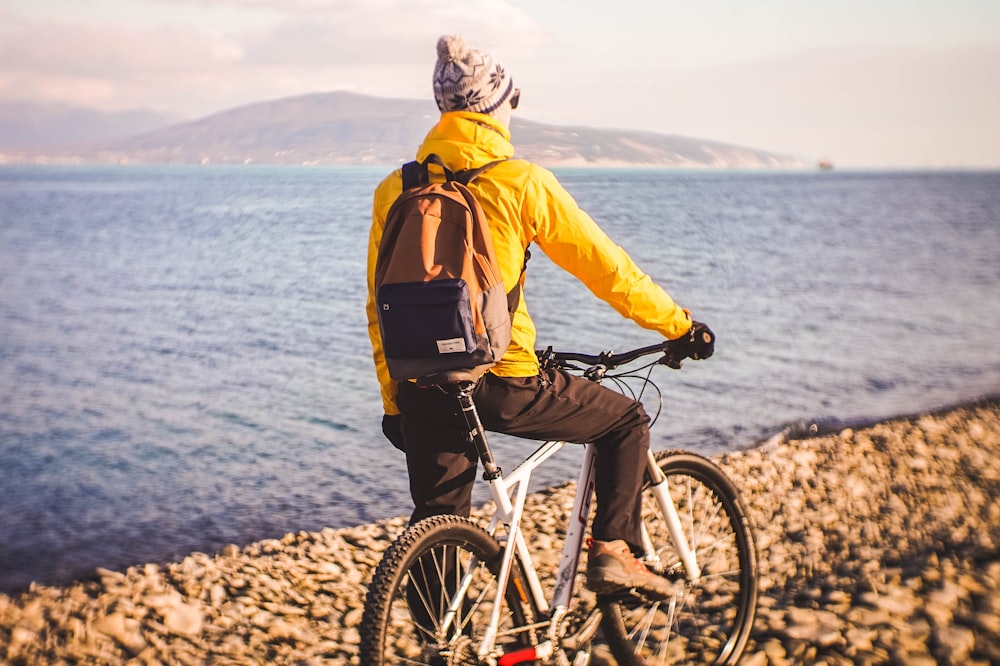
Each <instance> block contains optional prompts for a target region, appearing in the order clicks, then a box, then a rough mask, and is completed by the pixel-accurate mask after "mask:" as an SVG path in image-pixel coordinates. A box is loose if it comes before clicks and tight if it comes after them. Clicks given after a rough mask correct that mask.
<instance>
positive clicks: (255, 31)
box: [0, 0, 548, 114]
mask: <svg viewBox="0 0 1000 666" xmlns="http://www.w3.org/2000/svg"><path fill="white" fill-rule="evenodd" d="M171 7H173V8H175V10H176V11H175V13H174V18H172V19H170V21H169V22H161V23H159V24H153V23H151V22H149V21H146V22H144V23H142V24H139V23H125V22H121V21H102V20H99V19H88V18H69V17H63V18H51V19H46V20H41V19H35V20H29V19H27V18H24V17H22V16H18V15H15V14H13V13H10V12H8V13H7V14H6V15H2V13H0V98H7V99H41V100H46V101H58V102H63V103H69V104H78V105H85V106H96V107H98V108H104V109H115V110H120V109H126V108H135V107H144V106H145V107H149V106H154V107H155V108H159V109H162V110H180V111H184V112H187V113H192V114H201V113H207V112H211V111H215V110H220V109H222V108H226V107H229V106H233V105H236V104H241V103H245V102H249V101H256V100H259V99H267V98H273V97H278V96H284V95H290V94H299V93H306V92H314V91H317V90H329V89H345V90H356V91H359V92H367V93H371V94H380V95H394V96H413V95H420V94H425V93H426V92H427V91H426V88H427V85H428V83H427V82H428V80H429V77H430V71H431V67H432V65H433V60H434V44H435V42H436V40H437V37H438V36H439V35H441V34H444V33H450V32H457V33H461V34H465V35H466V36H467V37H468V38H469V40H470V42H471V43H473V45H475V46H478V47H481V48H486V49H490V50H494V49H498V48H499V47H501V46H502V48H503V51H504V52H511V53H517V54H518V55H520V56H522V57H523V56H525V55H528V56H530V55H531V54H532V53H534V52H536V51H537V50H538V49H539V48H541V45H543V44H544V42H545V41H546V39H547V38H548V37H547V35H546V33H545V31H544V30H543V29H542V28H541V27H540V26H539V25H538V24H536V23H535V22H534V21H533V20H532V19H531V18H530V17H528V16H527V15H526V14H525V13H524V12H523V11H522V10H520V9H518V8H517V7H515V6H514V5H512V4H511V3H509V2H507V1H506V0H471V1H468V2H461V3H456V2H453V1H452V0H369V1H366V2H363V3H361V2H356V1H353V0H352V1H350V2H329V1H324V2H319V1H314V0H281V1H280V2H279V1H277V0H194V1H193V2H176V1H175V2H172V3H171ZM232 10H246V11H252V12H254V16H253V17H252V20H251V19H250V18H248V20H246V21H244V22H243V23H242V24H241V25H239V26H237V27H235V28H220V27H219V25H220V23H221V22H219V21H217V20H216V21H214V22H209V21H208V20H207V18H208V15H209V14H208V13H209V12H219V11H232ZM212 16H213V17H214V18H215V19H218V16H219V15H218V14H217V13H213V14H212ZM199 17H201V18H202V19H206V20H204V21H202V20H200V19H199ZM498 55H500V56H501V57H502V58H503V57H504V54H503V53H499V54H498Z"/></svg>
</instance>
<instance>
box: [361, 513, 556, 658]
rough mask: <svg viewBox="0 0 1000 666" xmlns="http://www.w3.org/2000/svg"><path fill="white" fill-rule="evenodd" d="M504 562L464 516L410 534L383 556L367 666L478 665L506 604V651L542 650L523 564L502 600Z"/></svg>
mask: <svg viewBox="0 0 1000 666" xmlns="http://www.w3.org/2000/svg"><path fill="white" fill-rule="evenodd" d="M501 555H502V550H501V547H500V544H499V543H498V542H497V540H496V539H494V538H493V537H492V536H490V535H489V533H488V532H487V531H486V530H485V529H483V528H482V527H480V526H479V525H477V524H475V523H473V522H472V521H471V520H468V519H466V518H461V517H459V516H433V517H431V518H427V519H425V520H422V521H420V522H419V523H417V524H416V525H413V526H411V527H410V528H409V529H407V530H406V531H405V532H403V534H401V535H400V536H399V537H398V538H397V539H396V540H395V541H394V542H393V543H392V545H391V546H390V547H389V549H388V550H387V551H386V552H385V555H383V557H382V561H381V562H380V563H379V565H378V567H377V568H376V570H375V573H374V575H373V577H372V582H371V586H370V587H369V588H368V595H367V597H366V599H365V609H364V615H363V617H362V620H361V627H360V634H361V644H360V656H361V663H362V664H363V665H365V666H369V665H370V666H381V665H383V664H384V665H385V666H397V665H398V664H435V665H438V664H441V665H443V664H448V665H451V664H478V663H479V660H478V657H477V651H478V648H479V645H480V643H481V642H482V639H483V632H484V631H485V629H486V626H487V624H488V623H489V620H490V614H491V613H492V611H493V607H494V604H495V603H496V601H497V599H498V598H499V599H500V600H501V603H503V604H504V606H503V608H502V609H501V614H500V626H499V633H498V636H497V644H498V645H499V646H500V647H501V649H502V650H503V651H504V652H511V651H514V650H518V649H522V648H527V647H531V646H534V645H536V644H537V637H536V635H535V629H534V627H533V626H532V621H533V620H534V612H533V609H532V606H531V603H530V601H529V597H528V595H527V594H526V592H525V591H526V590H527V587H526V585H525V584H524V582H523V579H522V577H521V574H520V573H519V570H518V568H517V566H516V563H515V566H514V568H513V569H514V570H513V571H512V572H511V579H510V581H509V582H508V585H507V590H506V593H505V594H503V595H498V594H497V578H496V576H497V572H498V570H499V566H500V560H501ZM450 610H451V611H452V612H449V611H450Z"/></svg>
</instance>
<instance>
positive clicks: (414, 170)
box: [402, 160, 430, 192]
mask: <svg viewBox="0 0 1000 666" xmlns="http://www.w3.org/2000/svg"><path fill="white" fill-rule="evenodd" d="M402 175H403V191H404V192H405V191H407V190H412V189H413V188H415V187H424V186H425V185H427V184H428V183H429V182H430V175H429V174H428V173H427V163H426V162H423V163H421V162H417V161H416V160H414V161H413V162H407V163H406V164H404V165H403V169H402Z"/></svg>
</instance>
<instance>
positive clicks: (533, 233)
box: [366, 111, 691, 414]
mask: <svg viewBox="0 0 1000 666" xmlns="http://www.w3.org/2000/svg"><path fill="white" fill-rule="evenodd" d="M432 153H434V154H437V155H439V156H440V157H441V159H443V160H444V162H445V164H447V165H448V166H449V168H451V169H452V170H454V171H459V170H465V169H472V168H475V167H478V166H481V165H483V164H486V163H487V162H492V161H495V160H498V159H501V158H510V157H512V156H513V155H514V147H513V146H512V145H511V143H510V133H509V132H508V130H507V129H506V128H505V127H503V126H502V125H500V124H498V123H497V122H496V121H495V120H494V119H493V118H492V117H491V116H488V115H484V114H479V113H468V112H464V111H452V112H448V113H444V114H442V115H441V119H440V121H439V122H438V124H437V125H436V126H434V128H433V129H431V131H430V132H429V133H428V134H427V137H426V138H425V139H424V142H423V144H422V145H421V146H420V148H419V150H418V151H417V159H418V160H421V161H423V160H424V159H425V158H426V157H427V156H428V155H430V154H432ZM402 188H403V183H402V176H401V174H400V170H398V169H397V170H396V171H394V172H393V173H391V174H390V175H389V176H387V177H386V178H385V180H383V181H382V182H381V183H380V184H379V186H378V187H377V188H376V189H375V199H374V203H373V206H372V228H371V233H370V235H369V239H368V303H367V307H366V309H367V313H368V335H369V337H370V338H371V343H372V351H373V355H374V358H375V369H376V371H377V373H378V379H379V383H380V384H381V386H382V401H383V404H384V407H385V413H386V414H398V413H399V410H398V409H397V408H396V402H395V397H396V386H395V383H394V382H393V381H392V380H391V379H390V378H389V372H388V370H387V369H386V365H385V358H384V356H383V352H382V339H381V336H380V335H379V328H378V315H377V310H376V307H375V294H374V285H375V259H376V256H377V254H378V246H379V242H380V241H381V239H382V229H383V227H384V225H385V217H386V214H387V213H388V212H389V207H390V206H391V205H392V203H393V201H395V200H396V198H397V197H398V196H399V195H400V193H401V191H402ZM469 189H470V190H471V191H472V192H473V194H475V196H476V199H477V200H478V201H479V203H480V204H481V205H482V207H483V212H485V213H486V217H487V219H488V220H489V224H490V228H491V230H492V231H493V245H494V249H495V250H496V253H497V260H498V262H499V264H500V272H501V275H502V277H503V281H504V287H505V288H506V290H507V291H510V290H511V289H512V288H513V287H514V285H515V284H516V283H517V280H518V279H521V278H520V276H521V272H522V270H521V269H522V266H523V264H524V251H525V248H527V247H528V244H529V243H535V244H537V245H538V247H540V248H541V249H542V250H543V251H544V252H545V254H546V255H548V256H549V258H551V259H552V261H553V262H555V263H556V264H557V265H559V266H560V267H562V268H563V269H565V270H567V271H569V272H570V273H572V274H573V275H574V276H576V277H577V278H578V279H579V280H580V281H582V282H583V283H584V284H585V285H586V286H587V287H588V288H589V289H590V290H591V291H592V292H593V293H594V294H595V295H597V296H598V297H599V298H601V299H603V300H604V301H606V302H607V303H609V304H610V305H611V306H612V307H614V308H615V310H617V311H618V312H619V313H621V314H622V316H624V317H627V318H629V319H632V320H633V321H635V322H636V323H637V324H639V325H640V326H642V327H644V328H648V329H651V330H654V331H657V332H658V333H660V334H662V335H663V336H665V337H666V338H669V339H671V340H672V339H674V338H678V337H680V336H681V335H683V334H684V333H686V332H687V331H688V330H689V329H690V328H691V318H690V316H689V314H688V313H687V311H686V310H683V309H681V308H680V307H679V306H678V305H677V304H676V303H674V301H673V299H671V298H670V296H669V295H667V293H666V292H665V291H664V290H663V289H661V288H660V287H658V286H657V285H656V284H655V283H654V282H653V281H652V279H650V277H649V276H648V275H646V274H645V273H643V272H642V271H641V270H639V267H638V266H636V265H635V262H633V261H632V259H631V258H630V257H629V256H628V254H626V252H625V250H623V249H622V248H621V247H619V246H618V245H616V244H615V243H614V242H612V241H611V239H610V238H608V236H607V235H606V234H605V233H604V231H602V230H601V228H600V227H598V226H597V223H595V222H594V221H593V220H592V219H591V218H590V216H589V215H587V214H586V213H585V212H583V211H582V210H580V207H579V206H578V205H577V203H576V201H575V200H574V199H573V197H572V196H571V195H570V194H569V193H568V192H567V191H566V190H565V189H563V187H562V185H560V184H559V181H558V180H556V177H555V176H554V175H553V174H552V173H551V172H550V171H548V170H546V169H543V168H542V167H540V166H538V165H536V164H532V163H531V162H527V161H525V160H514V159H508V160H507V161H505V162H502V163H500V164H498V165H497V166H495V167H493V168H492V169H490V170H489V171H488V172H487V173H486V174H485V175H484V176H481V177H480V178H477V179H476V180H473V181H472V183H471V184H470V186H469ZM512 326H513V339H512V341H511V344H510V347H509V348H508V349H507V353H506V354H504V356H503V358H502V359H501V360H500V362H499V363H498V364H497V365H496V366H494V367H493V368H492V369H491V370H490V372H493V373H494V374H496V375H499V376H501V377H531V376H534V375H536V374H538V370H539V367H538V359H537V357H536V356H535V325H534V323H533V322H532V321H531V317H530V316H529V315H528V307H527V304H526V303H525V299H524V298H523V293H522V298H521V303H520V305H518V308H517V311H516V312H515V314H514V319H513V321H512Z"/></svg>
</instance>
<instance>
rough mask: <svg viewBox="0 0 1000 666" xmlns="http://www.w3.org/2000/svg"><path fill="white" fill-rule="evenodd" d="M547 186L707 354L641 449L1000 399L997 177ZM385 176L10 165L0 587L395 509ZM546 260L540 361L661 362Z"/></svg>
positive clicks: (694, 179) (2, 241)
mask: <svg viewBox="0 0 1000 666" xmlns="http://www.w3.org/2000/svg"><path fill="white" fill-rule="evenodd" d="M559 173H560V176H561V177H562V179H563V182H564V184H565V185H566V187H567V188H568V189H569V190H570V191H571V192H572V193H574V194H575V195H576V196H577V198H578V200H579V201H580V203H581V204H582V206H583V207H584V208H585V209H587V210H588V211H590V212H591V213H592V215H593V216H594V217H595V218H596V219H598V220H599V221H600V222H601V223H602V224H603V226H604V227H605V229H606V230H607V231H608V232H609V234H610V235H611V236H612V237H613V238H615V239H616V240H617V241H618V242H620V243H621V244H622V245H623V246H624V247H625V248H626V249H627V250H629V252H631V253H632V254H633V256H634V257H635V258H636V259H637V260H638V261H639V263H640V264H641V265H642V266H643V267H644V268H645V269H646V270H647V271H648V272H650V273H651V274H653V276H654V277H655V278H656V279H657V280H659V281H661V283H662V284H663V285H664V286H665V287H666V288H667V289H668V291H670V292H671V293H672V294H673V295H674V296H675V298H676V299H677V300H678V301H680V302H681V303H683V304H684V305H685V306H687V307H690V308H691V309H692V310H693V311H694V313H695V316H696V318H698V319H701V320H703V321H706V322H708V323H709V324H710V325H711V326H712V327H713V328H714V329H715V331H716V332H717V334H718V336H719V346H718V353H717V354H716V356H715V357H714V358H713V359H711V360H709V361H706V362H701V363H694V362H689V363H687V364H686V365H685V368H684V370H683V371H681V372H679V373H678V372H672V371H667V370H664V371H663V372H662V373H661V374H660V381H659V385H660V387H661V388H662V390H663V392H664V394H665V396H666V405H665V412H664V417H663V418H662V419H661V421H660V422H659V423H658V424H657V426H656V428H655V430H654V445H655V446H656V447H658V448H659V447H666V446H677V445H680V446H686V447H689V448H692V449H695V450H698V451H702V452H705V453H717V452H720V451H725V450H731V449H736V448H740V447H745V446H748V445H751V444H753V443H755V442H758V441H760V440H762V439H763V438H766V437H768V436H769V435H771V434H774V433H775V432H778V431H780V430H782V429H783V428H785V427H786V426H787V425H788V424H789V423H795V422H805V423H808V422H812V421H816V420H823V421H837V420H843V421H847V422H851V421H854V420H869V419H878V418H882V417H887V416H894V415H898V414H904V413H913V412H915V411H919V410H922V409H926V408H932V407H939V406H942V405H946V404H951V403H955V402H959V401H962V400H966V399H970V398H975V397H979V396H982V395H986V394H996V393H1000V344H998V342H997V340H998V339H1000V172H987V173H973V172H949V173H925V172H912V173H879V172H874V173H847V172H832V173H812V172H808V173H807V172H787V173H786V172H766V173H754V172H746V173H740V172H716V171H710V172H680V171H603V170H595V171H587V170H567V171H561V172H559ZM382 175H383V170H382V169H318V168H316V169H297V168H263V167H254V168H222V167H209V168H181V167H174V168H138V167H132V168H70V167H32V168H28V167H9V166H8V167H0V508H2V510H0V589H8V590H10V589H15V588H17V587H18V586H22V585H25V584H26V583H27V582H29V581H31V580H38V581H42V582H57V581H64V580H66V579H69V578H73V577H78V576H82V575H86V574H88V573H89V572H91V571H92V570H93V568H94V567H95V566H106V567H124V566H128V565H131V564H135V563H140V562H146V561H164V560H167V559H171V558H176V557H180V556H183V555H184V554H186V553H188V552H190V551H192V550H203V551H208V552H212V551H215V550H217V549H219V548H221V547H222V546H223V545H225V544H227V543H237V544H244V543H248V542H250V541H252V540H256V539H260V538H265V537H275V536H280V535H282V534H284V533H286V532H289V531H293V530H299V529H307V530H312V529H319V528H322V527H324V526H334V527H337V526H345V525H351V524H356V523H361V522H367V521H370V520H374V519H377V518H381V517H386V516H390V515H402V514H406V513H408V511H409V502H408V496H407V493H406V478H405V470H404V466H403V461H402V457H401V455H400V454H398V453H397V452H396V451H395V450H394V449H393V448H392V447H391V446H390V445H389V444H388V443H387V442H385V441H384V440H383V439H382V438H381V434H380V430H379V419H380V415H381V405H380V402H379V400H378V389H377V386H376V383H375V380H374V377H373V370H372V365H371V361H370V357H369V346H368V340H367V336H366V332H365V322H364V313H363V308H364V300H365V293H364V266H365V251H366V241H367V231H368V223H369V220H368V216H369V206H370V201H371V190H372V189H373V187H374V186H375V184H376V183H377V182H378V180H379V179H380V178H381V176H382ZM534 254H535V257H534V258H533V259H532V261H531V263H530V265H529V268H528V274H529V278H528V286H527V290H526V295H525V298H526V299H527V301H528V304H529V307H530V308H531V310H532V312H533V313H534V316H535V319H536V322H537V324H538V328H539V342H540V343H541V344H543V345H544V344H552V345H554V346H555V347H556V348H563V349H567V348H572V349H574V350H582V351H594V352H596V351H600V350H602V349H608V348H614V349H618V350H623V349H625V348H627V347H629V346H632V345H642V344H650V343H652V342H655V341H656V337H655V335H653V334H652V333H649V332H646V331H642V330H640V329H638V328H637V327H635V326H634V325H632V324H630V323H628V322H626V321H625V320H622V319H621V318H620V317H619V316H618V315H617V314H615V313H614V312H613V311H612V310H611V309H610V308H608V307H607V306H604V305H603V304H601V303H599V302H597V301H595V300H594V298H593V297H592V296H591V295H590V293H589V292H588V291H587V290H586V289H585V288H583V287H582V286H580V285H579V284H577V283H575V282H574V281H573V280H572V278H569V277H568V276H566V275H565V274H563V273H561V272H560V271H558V269H555V268H554V267H553V266H552V265H551V264H549V263H548V262H547V260H546V259H545V258H544V255H543V254H542V253H541V252H538V251H536V252H535V253H534ZM495 444H496V446H497V449H498V457H499V458H500V460H501V463H502V464H503V463H504V462H505V461H506V464H507V466H508V467H509V466H510V464H511V463H512V462H513V461H514V457H515V456H516V455H518V454H522V455H523V454H525V453H527V451H528V448H527V446H526V445H524V444H522V443H520V442H517V441H515V440H506V439H498V440H495ZM577 460H578V457H577V455H576V453H575V452H574V453H571V454H569V455H568V456H567V457H566V458H564V459H563V460H562V461H560V463H559V464H557V465H555V466H553V467H552V468H551V469H549V470H548V474H547V475H546V476H545V477H543V478H541V479H539V483H555V482H562V481H564V480H566V479H568V478H570V477H571V476H573V475H574V472H573V470H572V467H573V465H574V464H576V462H577Z"/></svg>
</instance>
